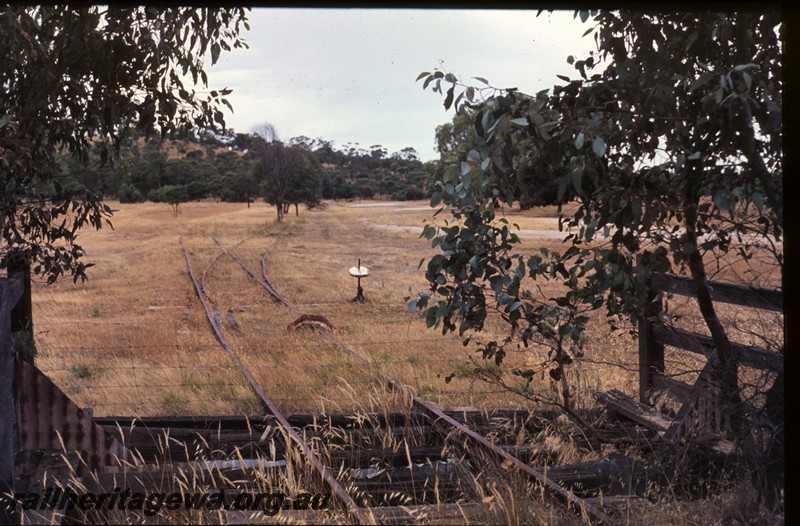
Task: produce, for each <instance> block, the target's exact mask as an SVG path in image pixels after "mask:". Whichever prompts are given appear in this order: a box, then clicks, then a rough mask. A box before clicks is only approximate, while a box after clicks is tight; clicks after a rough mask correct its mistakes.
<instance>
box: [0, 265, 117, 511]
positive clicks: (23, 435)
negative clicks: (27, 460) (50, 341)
mask: <svg viewBox="0 0 800 526" xmlns="http://www.w3.org/2000/svg"><path fill="white" fill-rule="evenodd" d="M24 289H25V285H24V280H23V278H22V276H21V275H19V274H18V273H12V275H11V276H7V277H0V524H14V523H18V522H19V521H20V519H19V517H17V516H16V515H15V512H14V510H13V508H11V509H10V510H9V508H8V507H7V506H6V505H5V503H4V502H3V495H6V494H13V493H14V480H15V478H14V462H15V459H16V456H17V453H18V452H21V451H34V450H61V449H62V447H63V448H66V450H67V451H77V452H80V454H81V455H82V456H83V457H84V458H83V461H84V463H85V465H86V466H88V467H89V468H91V469H101V468H103V467H106V466H115V465H117V464H118V463H119V461H120V460H124V459H126V458H128V456H129V452H128V450H127V449H126V448H125V446H124V445H123V444H122V443H120V442H119V441H118V440H117V439H116V438H115V437H114V436H113V434H111V433H108V432H106V430H105V429H103V428H102V427H101V426H99V425H97V424H95V422H94V420H93V418H92V411H91V409H85V408H80V407H78V406H77V405H76V404H75V403H74V402H72V400H70V399H69V398H68V397H67V396H66V395H65V394H64V393H63V392H61V390H60V389H59V388H58V387H57V386H56V385H55V384H54V383H53V382H52V381H51V380H50V379H49V378H48V377H47V376H46V375H45V374H44V373H42V372H41V371H40V370H39V369H37V368H36V367H35V366H34V365H33V364H32V363H29V362H27V361H26V360H24V359H22V358H20V357H18V356H16V353H15V352H14V349H13V344H12V329H13V328H12V315H11V311H12V310H13V309H14V307H16V306H17V304H18V303H19V301H20V299H21V298H22V296H23V292H24ZM80 465H81V466H82V465H84V464H83V463H81V464H80Z"/></svg>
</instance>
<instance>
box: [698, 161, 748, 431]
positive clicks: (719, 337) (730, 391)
mask: <svg viewBox="0 0 800 526" xmlns="http://www.w3.org/2000/svg"><path fill="white" fill-rule="evenodd" d="M687 164H689V163H687ZM687 176H688V178H689V179H688V180H689V181H690V182H689V183H688V184H687V195H686V200H685V203H684V212H685V221H684V225H685V227H686V244H687V245H688V248H689V250H688V254H687V258H688V261H689V270H690V272H691V274H692V279H693V280H694V283H695V286H696V287H697V304H698V307H700V313H701V314H702V315H703V321H704V322H705V324H706V326H707V327H708V330H709V331H710V332H711V338H712V339H713V340H714V347H716V349H717V356H718V357H719V361H720V364H719V368H718V370H717V371H716V372H715V377H716V381H717V382H718V383H719V388H720V398H721V399H720V401H719V402H720V404H721V407H722V409H723V411H725V412H726V413H727V414H729V415H730V417H731V424H732V427H733V432H734V434H735V435H736V437H737V438H743V437H744V411H743V410H744V406H743V403H742V399H741V397H740V393H739V361H738V358H739V357H738V351H737V350H736V349H735V348H734V347H733V346H732V345H731V342H730V339H728V334H727V333H726V332H725V328H724V327H723V326H722V322H720V320H719V317H718V316H717V313H716V310H715V308H714V301H713V300H712V299H711V289H710V288H709V285H708V276H707V275H706V268H705V263H704V262H703V255H702V254H701V253H700V247H699V246H698V243H697V207H698V204H699V199H698V193H699V192H698V191H697V188H698V186H699V183H700V181H701V178H702V174H701V164H700V162H699V161H698V162H693V163H691V164H690V166H689V173H688V174H687Z"/></svg>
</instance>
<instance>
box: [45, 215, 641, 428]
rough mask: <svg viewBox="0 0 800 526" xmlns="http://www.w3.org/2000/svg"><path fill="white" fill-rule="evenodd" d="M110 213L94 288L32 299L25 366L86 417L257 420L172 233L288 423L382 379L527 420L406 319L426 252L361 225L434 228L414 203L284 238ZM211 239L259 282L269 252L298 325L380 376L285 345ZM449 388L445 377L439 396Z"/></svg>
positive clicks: (238, 220) (59, 290) (451, 346)
mask: <svg viewBox="0 0 800 526" xmlns="http://www.w3.org/2000/svg"><path fill="white" fill-rule="evenodd" d="M382 204H383V203H382ZM112 206H114V208H118V209H119V210H118V212H117V213H116V214H115V217H114V225H115V230H114V231H111V230H102V231H99V232H88V231H87V232H83V233H82V234H81V241H82V242H83V245H84V247H85V248H86V251H87V254H88V258H89V259H90V260H91V261H93V262H95V263H96V264H97V266H96V267H95V268H93V269H91V271H90V280H89V281H88V282H86V283H78V284H77V285H73V284H72V283H71V282H60V283H58V284H56V285H52V286H44V285H40V286H36V287H35V289H34V303H35V312H34V319H35V320H36V333H37V342H38V346H39V352H40V354H39V357H38V358H37V365H38V366H39V367H40V368H42V370H44V371H45V372H46V373H47V374H48V375H49V376H50V377H51V378H52V379H53V380H54V381H55V382H56V383H57V384H58V385H59V386H60V387H61V388H62V389H63V390H65V392H67V393H68V394H69V395H70V396H71V397H73V399H74V400H75V401H76V402H77V403H78V404H79V405H82V406H94V407H95V414H98V415H108V414H137V415H156V414H177V413H194V414H220V413H242V412H245V413H252V412H256V411H257V410H258V401H257V399H256V398H255V397H254V396H253V395H252V392H251V390H250V389H249V387H248V386H247V385H246V382H245V381H244V379H243V378H242V377H241V375H240V374H239V372H238V371H237V369H235V368H234V367H233V364H232V362H231V361H230V359H229V358H228V356H227V355H226V354H225V353H224V351H223V350H222V349H221V348H220V347H219V344H218V343H217V342H216V340H215V339H214V338H213V335H212V333H211V330H210V327H209V325H208V323H207V321H206V320H205V317H204V313H203V311H202V308H201V306H200V303H199V301H198V299H197V297H196V295H195V293H194V290H193V287H192V284H191V282H190V280H189V279H188V277H187V274H186V265H185V262H184V260H183V254H182V252H181V250H180V247H179V237H180V235H181V234H183V235H184V238H185V243H186V246H187V247H188V248H189V250H190V253H191V260H192V265H193V266H194V270H195V272H196V274H197V275H198V278H199V277H200V274H201V273H202V272H203V271H204V270H206V268H207V267H208V265H209V263H211V262H212V260H214V263H213V265H212V266H211V267H210V268H208V275H207V282H208V290H209V293H210V296H211V299H212V301H213V303H214V308H215V309H216V310H218V311H219V313H220V315H221V317H222V318H223V319H225V318H227V315H228V311H229V310H230V313H231V315H232V316H233V317H234V318H235V320H236V322H237V323H238V324H239V325H240V327H241V328H240V330H239V331H235V330H232V329H231V328H230V327H228V328H226V329H225V331H226V336H227V338H228V340H229V341H230V342H231V345H232V346H233V348H234V349H235V351H236V352H237V353H238V354H239V355H240V356H241V358H242V360H243V361H244V362H245V364H246V365H247V367H248V368H250V369H251V370H252V371H253V373H254V374H255V376H256V377H257V379H258V381H259V383H261V384H262V385H263V386H264V389H265V390H266V391H267V393H268V394H269V395H270V396H271V397H272V398H273V399H275V400H276V401H277V402H278V404H279V406H280V407H281V408H282V409H283V410H285V411H287V412H296V411H307V410H322V409H325V410H348V409H349V408H350V405H348V404H350V403H351V399H350V396H349V392H350V391H354V392H356V393H358V392H361V391H362V390H363V392H371V390H373V389H374V387H375V385H376V382H377V381H378V380H379V377H380V376H384V377H385V376H388V377H393V378H396V379H398V380H400V381H402V382H404V383H406V384H408V385H410V386H412V387H414V388H415V389H416V390H417V391H418V392H419V393H420V394H422V395H424V396H425V397H426V398H428V399H430V400H432V401H434V402H437V403H440V404H442V405H443V406H445V407H460V406H474V407H479V408H481V407H521V406H523V405H526V401H525V400H523V399H514V398H512V397H509V396H508V395H507V394H506V393H501V392H498V391H499V389H497V388H494V387H491V386H487V385H486V384H484V383H482V382H480V381H478V379H477V377H476V375H475V373H474V369H475V367H474V366H470V365H467V364H466V363H467V360H468V359H469V358H470V357H475V353H474V352H472V350H471V349H470V348H464V347H463V346H462V345H461V342H460V340H458V339H457V338H453V337H450V336H442V335H441V334H440V333H438V332H436V331H433V330H427V329H426V328H425V326H424V322H423V321H422V320H420V319H419V318H418V317H417V316H416V315H415V314H413V313H408V312H407V309H406V305H405V300H404V298H405V297H406V296H409V295H413V294H415V293H416V292H418V291H421V290H425V281H424V277H423V275H422V274H423V273H422V272H421V271H419V270H418V264H419V261H420V259H422V258H425V257H430V256H431V255H432V252H431V250H430V248H429V243H428V242H427V241H426V240H420V239H419V237H418V233H417V232H410V231H388V230H386V229H382V228H379V227H374V226H372V225H373V224H395V225H403V224H404V223H405V224H407V225H408V224H411V223H414V222H415V223H416V225H417V226H418V227H421V225H422V224H423V221H424V219H425V218H426V217H427V216H429V215H430V214H429V212H430V211H429V210H425V209H424V203H412V204H406V205H401V204H397V205H392V206H391V207H390V208H387V207H385V206H381V207H360V206H358V205H355V206H353V205H352V204H345V203H330V204H328V206H327V207H326V209H325V210H324V211H313V212H304V213H302V214H301V215H300V216H299V217H295V216H294V215H289V216H287V218H286V220H285V222H284V223H282V224H278V223H276V222H275V221H274V219H273V210H272V209H271V208H269V207H267V206H266V205H264V204H260V203H259V204H255V205H254V206H252V207H251V208H249V209H248V208H247V207H246V206H244V205H240V204H227V203H214V202H200V203H188V204H185V205H183V206H182V207H181V210H182V213H181V214H180V215H179V217H178V218H177V219H174V218H172V217H171V215H170V210H169V207H166V206H164V205H159V204H150V203H147V204H136V205H117V204H116V203H112ZM212 233H213V234H216V235H217V236H218V238H219V239H220V240H221V241H222V242H223V243H225V244H226V246H227V247H229V248H231V249H233V250H234V251H235V252H236V253H237V254H238V255H240V256H241V257H242V258H243V259H244V260H245V262H246V263H247V265H248V266H249V267H250V268H251V269H252V270H253V271H254V272H256V273H259V274H260V266H261V257H262V254H264V253H267V264H268V272H269V274H270V277H271V278H272V280H273V282H274V283H275V284H276V286H277V288H278V289H279V290H280V291H281V292H282V293H283V294H284V295H285V296H286V297H287V298H288V299H289V300H290V301H291V302H293V303H294V304H295V305H296V306H297V308H298V309H299V310H300V311H301V312H303V313H313V314H322V315H324V316H326V317H327V318H328V319H329V320H331V321H332V322H333V324H334V325H336V327H337V328H338V329H339V332H338V333H337V334H336V337H337V338H338V339H339V340H341V341H342V342H343V343H344V344H346V345H347V346H349V347H350V348H352V349H353V350H354V351H355V352H357V353H359V354H361V355H362V356H365V357H366V358H367V359H368V360H370V362H372V364H373V365H374V366H375V368H376V369H377V371H378V372H379V375H378V377H376V375H375V374H369V373H368V372H367V371H364V370H363V369H362V368H359V367H358V366H357V364H356V363H355V362H354V361H353V360H352V359H351V358H349V357H348V356H347V355H346V354H345V353H343V352H342V351H341V350H339V349H338V348H336V347H335V346H333V345H332V344H331V343H329V342H328V341H326V340H324V339H323V338H321V337H320V336H319V335H317V334H314V332H313V331H311V330H307V329H305V330H300V331H296V332H289V331H287V330H286V326H287V325H288V324H289V323H290V322H291V321H293V320H294V319H295V318H296V317H297V313H296V312H294V311H292V310H290V309H287V308H285V307H276V306H274V305H273V303H272V301H271V300H270V299H269V296H268V294H267V293H266V292H265V291H264V290H263V289H261V288H259V287H258V286H256V285H255V284H253V283H252V282H251V281H250V280H249V278H248V277H247V276H246V274H245V273H244V272H243V271H242V270H241V268H240V267H239V266H238V264H236V263H235V262H234V261H233V260H232V259H231V258H229V257H219V258H217V257H216V256H218V254H219V252H220V251H219V248H218V246H217V245H216V244H215V243H214V242H213V240H212V239H211V237H210V235H211V234H212ZM525 243H526V244H527V243H531V244H532V243H533V242H532V241H525ZM543 243H547V244H548V245H550V246H553V247H555V246H556V244H557V242H554V241H551V240H548V241H545V242H543ZM215 258H216V259H215ZM358 258H361V259H362V263H363V264H364V265H365V266H368V267H369V268H370V269H371V272H372V275H371V276H370V277H368V278H366V279H365V280H364V282H363V286H364V289H365V294H366V296H367V298H368V299H369V302H368V303H366V304H363V305H357V304H351V303H350V302H349V300H350V299H351V298H352V297H353V296H354V295H355V280H354V279H353V278H351V277H350V276H348V274H347V272H346V269H347V268H348V267H350V266H352V265H354V264H355V263H356V260H357V259H358ZM604 341H605V342H606V343H605V344H603V347H605V349H604V351H603V354H604V355H607V356H606V357H607V358H609V359H611V355H613V360H612V361H617V362H619V361H622V362H627V361H629V360H630V359H632V358H633V354H631V352H632V351H631V349H632V347H631V345H630V344H631V342H630V341H629V340H628V339H625V338H623V339H622V340H620V341H619V342H617V341H615V340H614V339H613V338H612V340H608V339H606V340H604ZM609 343H610V345H609ZM537 361H541V360H540V358H532V357H531V356H530V353H528V354H527V355H522V354H521V355H520V356H518V357H515V356H512V357H510V358H509V360H508V362H509V363H508V365H507V368H510V367H512V366H516V365H521V364H530V363H533V362H537ZM452 373H457V375H456V377H455V378H454V379H453V381H452V382H450V383H449V384H448V383H445V381H444V378H445V377H447V376H448V375H450V374H452ZM631 378H632V377H631V376H630V375H629V374H623V375H620V374H619V372H614V373H612V375H611V377H610V378H599V377H590V376H585V377H582V381H584V385H585V386H587V387H588V386H594V387H597V386H599V385H600V384H603V386H604V387H607V388H610V387H617V388H621V387H623V386H624V385H625V383H626V382H629V381H630V380H631ZM609 380H610V381H609ZM548 382H549V381H546V382H543V388H544V389H548V387H547V384H548Z"/></svg>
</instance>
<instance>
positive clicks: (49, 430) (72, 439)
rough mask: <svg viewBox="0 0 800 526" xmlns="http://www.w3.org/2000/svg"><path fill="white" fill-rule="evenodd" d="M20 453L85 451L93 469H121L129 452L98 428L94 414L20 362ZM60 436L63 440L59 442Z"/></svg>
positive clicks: (29, 365)
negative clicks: (60, 450) (116, 467)
mask: <svg viewBox="0 0 800 526" xmlns="http://www.w3.org/2000/svg"><path fill="white" fill-rule="evenodd" d="M16 362H17V364H16V379H15V381H16V383H17V421H18V426H19V427H18V429H19V450H20V451H25V450H33V449H62V447H63V448H66V449H67V450H74V451H85V452H86V455H87V457H86V462H87V464H88V466H89V468H91V469H101V468H103V467H106V466H116V465H119V462H118V460H123V459H127V458H129V456H128V455H129V453H128V449H127V448H126V447H125V446H124V445H123V444H122V443H120V442H119V441H118V440H117V439H116V438H115V437H113V436H112V435H110V434H109V433H106V432H105V430H104V429H103V428H102V427H100V426H99V425H97V424H95V423H94V421H93V419H92V415H91V412H90V411H86V410H83V409H81V408H80V407H78V406H77V405H76V404H75V403H74V402H73V401H72V400H70V399H69V397H68V396H67V395H65V394H64V393H63V392H62V391H61V389H59V388H58V386H57V385H55V384H54V383H53V382H52V381H51V380H50V379H49V378H48V377H47V376H46V375H45V374H44V373H42V372H41V371H40V370H39V369H37V368H36V366H34V365H32V364H31V363H29V362H27V361H25V360H20V359H17V360H16ZM59 436H60V439H59Z"/></svg>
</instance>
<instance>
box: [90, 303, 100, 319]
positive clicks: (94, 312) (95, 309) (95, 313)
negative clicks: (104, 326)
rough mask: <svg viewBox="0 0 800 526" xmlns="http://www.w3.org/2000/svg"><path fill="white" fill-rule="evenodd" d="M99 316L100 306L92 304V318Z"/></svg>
mask: <svg viewBox="0 0 800 526" xmlns="http://www.w3.org/2000/svg"><path fill="white" fill-rule="evenodd" d="M99 317H100V307H98V306H94V307H92V318H99Z"/></svg>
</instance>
